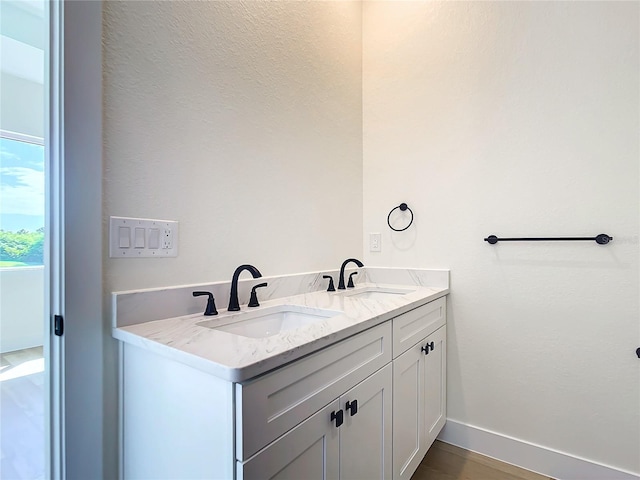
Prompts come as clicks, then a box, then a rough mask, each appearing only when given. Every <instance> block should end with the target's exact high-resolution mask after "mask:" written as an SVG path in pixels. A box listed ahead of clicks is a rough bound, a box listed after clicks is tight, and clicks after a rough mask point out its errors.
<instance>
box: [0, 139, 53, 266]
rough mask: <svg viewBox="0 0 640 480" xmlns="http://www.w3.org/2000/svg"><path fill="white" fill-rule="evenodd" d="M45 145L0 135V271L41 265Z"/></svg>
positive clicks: (38, 141)
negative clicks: (6, 268)
mask: <svg viewBox="0 0 640 480" xmlns="http://www.w3.org/2000/svg"><path fill="white" fill-rule="evenodd" d="M44 205H45V201H44V142H43V140H42V139H39V138H36V137H30V136H27V135H19V134H13V133H10V132H0V267H17V266H24V265H42V264H43V244H44Z"/></svg>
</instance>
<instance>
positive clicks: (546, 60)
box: [363, 1, 640, 474]
mask: <svg viewBox="0 0 640 480" xmlns="http://www.w3.org/2000/svg"><path fill="white" fill-rule="evenodd" d="M639 7H640V4H639V3H638V2H436V1H431V2H364V7H363V8H364V10H363V152H364V232H365V241H366V240H367V238H368V236H367V235H366V234H367V233H368V232H383V243H382V246H383V251H382V252H381V253H379V254H376V253H365V263H366V264H375V265H382V266H412V267H433V268H439V267H443V268H451V287H452V292H453V293H452V294H451V296H450V310H449V312H450V317H449V322H450V323H449V327H448V332H449V346H450V347H449V357H448V367H449V377H448V378H449V385H448V399H449V400H448V401H449V412H448V413H449V417H450V418H451V419H453V420H455V421H457V422H462V423H463V424H469V425H472V426H476V427H480V428H484V429H488V430H491V431H493V432H496V433H498V434H500V435H506V436H511V437H515V438H516V439H521V440H523V441H525V442H531V443H534V444H538V445H541V446H543V447H545V448H548V449H556V450H559V451H561V452H566V453H568V454H570V455H573V456H576V457H582V458H584V459H587V460H590V461H592V462H596V463H600V464H605V465H609V466H612V467H615V468H618V469H621V470H627V471H630V472H635V473H636V474H637V473H638V472H640V464H639V462H640V459H639V456H638V452H639V451H640V418H639V415H640V408H639V407H640V393H639V388H640V385H639V382H638V359H637V357H636V355H635V353H634V352H635V349H636V348H637V347H638V346H639V345H640V326H639V323H638V318H639V316H640V314H639V307H638V297H639V295H638V293H639V284H638V277H639V271H638V250H639V248H638V233H639V224H638V222H639V218H640V211H639V187H638V183H639V182H638V163H639V162H638V159H639V158H640V149H639V132H640V124H639V120H638V119H639V95H638V93H639V92H638V85H639V78H638V73H639V71H640V65H639V49H638V42H639V28H638V19H639V13H640V12H639ZM403 201H404V202H407V203H408V204H409V206H410V207H411V208H412V209H413V211H414V212H415V216H416V220H415V224H414V226H412V227H411V228H410V229H409V230H408V231H406V232H404V233H398V234H395V233H394V234H393V235H391V232H390V230H389V229H388V227H387V226H386V217H387V213H388V212H389V210H390V209H391V208H392V207H394V206H395V205H398V204H399V203H400V202H403ZM598 233H608V234H610V235H612V236H613V237H614V239H615V240H614V241H613V243H611V244H610V245H608V246H599V245H596V244H595V243H592V242H589V243H586V242H585V243H504V244H498V245H497V246H490V245H488V244H487V243H485V242H483V238H484V237H486V236H487V235H490V234H496V235H502V236H576V235H580V236H592V235H595V234H598ZM367 250H368V249H367Z"/></svg>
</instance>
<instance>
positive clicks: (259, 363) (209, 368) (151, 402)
mask: <svg viewBox="0 0 640 480" xmlns="http://www.w3.org/2000/svg"><path fill="white" fill-rule="evenodd" d="M356 271H357V272H358V273H357V276H356V285H355V287H354V288H347V289H339V290H337V291H335V292H329V291H326V289H327V280H326V278H323V276H325V277H326V276H327V275H330V276H332V277H333V278H337V275H338V272H337V271H333V272H317V273H307V274H297V275H286V276H281V277H269V278H264V277H262V278H259V279H247V280H241V281H238V279H237V278H236V287H237V290H236V293H237V294H238V295H239V297H240V299H241V302H240V304H241V310H240V311H228V310H227V309H225V310H221V311H220V312H219V313H218V314H217V315H213V316H212V315H204V314H203V312H204V311H205V303H206V302H205V301H204V300H205V299H204V298H194V297H193V296H192V292H193V291H194V290H199V291H201V290H205V291H208V292H212V295H213V296H214V297H215V298H216V299H224V298H226V297H227V296H228V295H230V293H231V292H232V290H233V285H231V284H230V282H219V283H215V284H209V285H196V286H184V287H174V288H167V289H155V290H145V291H135V292H118V293H114V294H113V313H114V319H113V320H114V328H113V335H114V337H115V338H117V339H118V340H120V403H121V405H120V412H121V415H120V433H121V434H120V439H121V442H120V443H121V452H120V453H121V467H120V468H121V477H122V478H124V479H134V478H135V479H138V478H154V479H160V478H167V479H168V478H181V479H183V478H206V479H271V478H278V479H298V480H299V479H316V478H317V479H338V478H342V479H347V478H348V479H375V478H379V479H392V478H393V479H409V478H410V477H411V475H412V474H413V473H414V471H415V469H416V468H417V466H418V465H419V463H420V461H421V460H422V458H423V457H424V455H425V454H426V452H427V449H428V448H429V447H430V446H431V444H432V443H433V441H434V440H435V438H436V436H437V435H438V433H439V432H440V430H441V429H442V427H443V426H444V422H445V419H446V387H445V385H446V298H445V296H446V295H447V294H448V292H449V274H448V271H439V270H418V269H386V268H376V267H363V268H358V269H356V270H354V269H351V270H350V271H347V272H345V273H346V274H350V273H351V274H353V272H356ZM350 276H351V275H350ZM261 282H266V283H267V285H266V286H263V287H261V288H260V290H259V291H258V293H259V295H260V302H259V306H256V307H254V308H249V307H247V305H246V302H247V301H249V296H250V291H251V290H252V287H254V286H256V285H257V284H258V283H261ZM254 294H255V289H253V293H252V294H251V300H252V302H253V299H254V298H253V297H254ZM232 297H233V296H232ZM207 310H208V312H209V313H211V312H210V310H209V308H207Z"/></svg>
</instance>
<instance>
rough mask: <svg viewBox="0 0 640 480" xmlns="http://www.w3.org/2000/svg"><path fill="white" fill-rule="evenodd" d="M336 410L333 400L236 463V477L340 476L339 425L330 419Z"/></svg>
mask: <svg viewBox="0 0 640 480" xmlns="http://www.w3.org/2000/svg"><path fill="white" fill-rule="evenodd" d="M339 409H340V404H339V402H338V400H334V401H333V402H331V403H330V404H329V405H327V406H326V407H324V408H323V409H322V410H320V411H319V412H317V413H315V414H314V415H312V416H311V417H309V418H308V419H306V420H305V421H304V422H302V423H301V424H300V425H298V426H296V427H294V428H293V429H291V430H290V431H289V432H287V433H285V434H284V435H283V436H282V437H280V438H279V439H278V440H276V441H275V442H273V443H272V444H270V445H269V446H267V447H266V448H264V449H263V450H261V451H260V452H258V453H257V454H255V455H254V456H253V457H251V458H250V459H249V460H247V461H246V462H244V463H242V462H237V478H238V480H254V479H255V480H267V479H268V480H301V479H305V480H336V479H337V478H339V474H340V472H339V456H340V438H339V435H340V428H341V427H337V426H336V422H335V420H332V418H331V416H332V415H331V414H332V413H333V412H339ZM343 426H344V425H343Z"/></svg>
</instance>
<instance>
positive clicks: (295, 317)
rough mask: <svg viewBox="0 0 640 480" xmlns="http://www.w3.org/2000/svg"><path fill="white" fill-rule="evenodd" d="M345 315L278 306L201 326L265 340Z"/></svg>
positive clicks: (204, 323)
mask: <svg viewBox="0 0 640 480" xmlns="http://www.w3.org/2000/svg"><path fill="white" fill-rule="evenodd" d="M341 314H342V312H338V311H335V310H324V309H320V308H309V307H304V306H302V305H275V306H273V307H266V308H261V309H260V310H255V311H249V312H242V313H238V314H235V315H231V316H229V317H223V318H220V319H213V320H206V321H204V322H199V323H198V325H200V326H201V327H206V328H212V329H214V330H220V331H222V332H227V333H233V334H234V335H239V336H241V337H250V338H265V337H271V336H272V335H277V334H279V333H282V332H286V331H288V330H294V329H296V328H300V327H304V326H307V325H311V324H313V323H317V322H321V321H323V320H326V319H327V318H331V317H335V316H336V315H341Z"/></svg>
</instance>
